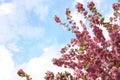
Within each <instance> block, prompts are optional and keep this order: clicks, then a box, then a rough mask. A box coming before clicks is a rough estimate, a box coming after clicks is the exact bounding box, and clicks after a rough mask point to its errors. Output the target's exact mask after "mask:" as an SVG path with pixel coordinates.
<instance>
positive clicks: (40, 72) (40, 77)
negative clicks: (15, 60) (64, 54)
mask: <svg viewBox="0 0 120 80" xmlns="http://www.w3.org/2000/svg"><path fill="white" fill-rule="evenodd" d="M58 49H60V45H59V46H58V45H57V46H56V45H55V46H50V47H48V48H44V52H43V55H41V56H39V57H36V58H32V59H31V60H30V61H29V62H28V63H25V64H23V65H22V66H21V67H23V69H24V70H25V71H26V72H27V73H28V74H30V75H31V77H32V78H33V80H44V76H45V72H46V71H47V70H50V71H53V72H55V73H57V72H58V71H60V72H62V71H65V70H66V71H69V72H72V70H70V69H64V68H61V67H57V66H56V65H53V64H52V61H51V60H52V59H53V57H54V58H56V57H60V54H58V52H59V50H58Z"/></svg>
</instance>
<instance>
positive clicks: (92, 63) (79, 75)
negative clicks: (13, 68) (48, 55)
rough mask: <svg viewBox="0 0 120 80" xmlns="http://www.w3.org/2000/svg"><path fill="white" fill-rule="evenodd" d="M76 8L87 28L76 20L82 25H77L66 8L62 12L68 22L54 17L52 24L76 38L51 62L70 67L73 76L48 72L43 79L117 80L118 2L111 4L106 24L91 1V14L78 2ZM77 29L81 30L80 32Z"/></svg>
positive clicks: (119, 75)
mask: <svg viewBox="0 0 120 80" xmlns="http://www.w3.org/2000/svg"><path fill="white" fill-rule="evenodd" d="M75 7H76V9H77V12H78V13H80V15H81V14H82V15H83V16H84V18H85V19H86V20H87V21H89V26H88V25H85V23H84V22H83V21H82V20H79V24H80V25H81V26H77V24H76V22H75V21H74V20H73V19H72V16H71V11H70V9H69V8H67V9H66V12H65V15H66V18H67V20H68V23H63V22H62V21H61V20H60V18H59V17H58V16H56V15H55V21H56V22H57V23H58V24H60V25H63V26H64V27H66V28H67V29H68V31H71V32H72V33H73V34H75V36H76V37H75V38H72V39H71V41H70V43H69V44H67V45H66V46H65V47H64V48H62V49H61V51H60V52H61V54H62V56H61V57H60V58H59V59H56V58H54V59H53V64H54V65H57V66H59V67H62V66H64V67H65V68H70V69H72V70H73V71H74V75H68V76H66V75H65V74H64V73H63V74H62V73H61V74H57V75H54V74H53V73H52V72H50V71H48V72H47V73H46V76H45V79H46V80H80V79H82V80H96V79H102V80H120V25H119V24H118V23H120V22H119V21H120V19H119V17H120V12H119V10H120V3H114V4H113V6H112V7H113V10H114V11H113V17H109V21H105V18H104V17H103V16H102V14H101V13H99V12H98V11H97V9H96V7H95V4H94V3H93V2H88V4H87V7H88V9H89V10H90V11H91V12H88V11H87V10H86V9H85V8H84V7H83V4H81V3H79V2H78V3H77V4H76V6H75ZM78 19H79V18H78ZM101 26H102V27H104V28H105V29H106V30H107V32H108V35H109V37H110V39H109V40H107V39H106V38H105V36H104V34H103V30H102V28H101ZM80 27H82V28H83V31H80ZM88 28H91V29H92V31H93V33H94V36H91V34H90V33H89V32H88V30H87V29H88Z"/></svg>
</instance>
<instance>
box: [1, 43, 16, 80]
mask: <svg viewBox="0 0 120 80" xmlns="http://www.w3.org/2000/svg"><path fill="white" fill-rule="evenodd" d="M14 65H15V64H14V62H13V60H12V54H11V53H10V52H9V51H8V50H7V49H6V47H4V46H3V45H0V80H15V76H14V75H15V74H16V72H15V67H14Z"/></svg>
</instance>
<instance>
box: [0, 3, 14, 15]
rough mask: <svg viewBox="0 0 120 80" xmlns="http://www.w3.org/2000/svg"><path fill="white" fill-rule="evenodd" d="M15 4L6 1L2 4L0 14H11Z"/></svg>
mask: <svg viewBox="0 0 120 80" xmlns="http://www.w3.org/2000/svg"><path fill="white" fill-rule="evenodd" d="M12 10H13V5H12V4H11V3H4V4H1V5H0V15H1V14H11V13H12V12H13V11H12Z"/></svg>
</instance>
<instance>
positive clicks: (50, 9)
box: [0, 0, 117, 80]
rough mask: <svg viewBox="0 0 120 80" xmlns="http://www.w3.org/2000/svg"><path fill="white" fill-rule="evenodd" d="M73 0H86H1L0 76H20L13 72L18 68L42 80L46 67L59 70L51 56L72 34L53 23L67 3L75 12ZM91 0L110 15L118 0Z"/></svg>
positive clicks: (13, 78)
mask: <svg viewBox="0 0 120 80" xmlns="http://www.w3.org/2000/svg"><path fill="white" fill-rule="evenodd" d="M76 1H80V2H82V3H84V4H86V2H87V1H89V0H69V1H66V0H0V71H1V72H0V80H20V79H21V78H18V76H17V75H16V71H17V69H19V68H23V69H24V70H25V71H26V72H28V73H29V74H31V76H32V77H33V80H43V78H42V77H43V75H44V72H45V71H46V70H53V71H54V69H55V71H56V72H57V71H58V69H59V68H57V67H56V66H53V65H52V63H51V59H52V58H53V57H59V56H60V53H59V50H60V48H61V47H63V46H64V45H65V44H67V43H69V42H70V38H72V37H74V35H73V34H71V33H70V32H68V31H67V30H66V29H64V28H63V27H62V26H60V25H58V24H56V23H55V22H54V15H58V16H60V17H61V18H62V20H63V21H65V15H64V13H65V8H68V7H69V8H70V9H71V10H72V11H73V13H72V14H73V15H76V12H75V10H74V9H75V8H74V5H75V2H76ZM92 1H94V2H95V3H96V4H97V5H96V7H97V8H98V10H99V11H100V12H102V13H103V14H104V16H105V17H107V16H109V15H111V10H112V7H111V4H112V3H114V2H117V0H109V3H108V0H92ZM74 19H75V20H78V17H75V18H74ZM53 68H54V69H53ZM59 70H61V71H62V70H63V68H61V69H59ZM38 74H39V75H38ZM5 76H6V77H5ZM7 76H8V77H7Z"/></svg>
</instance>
